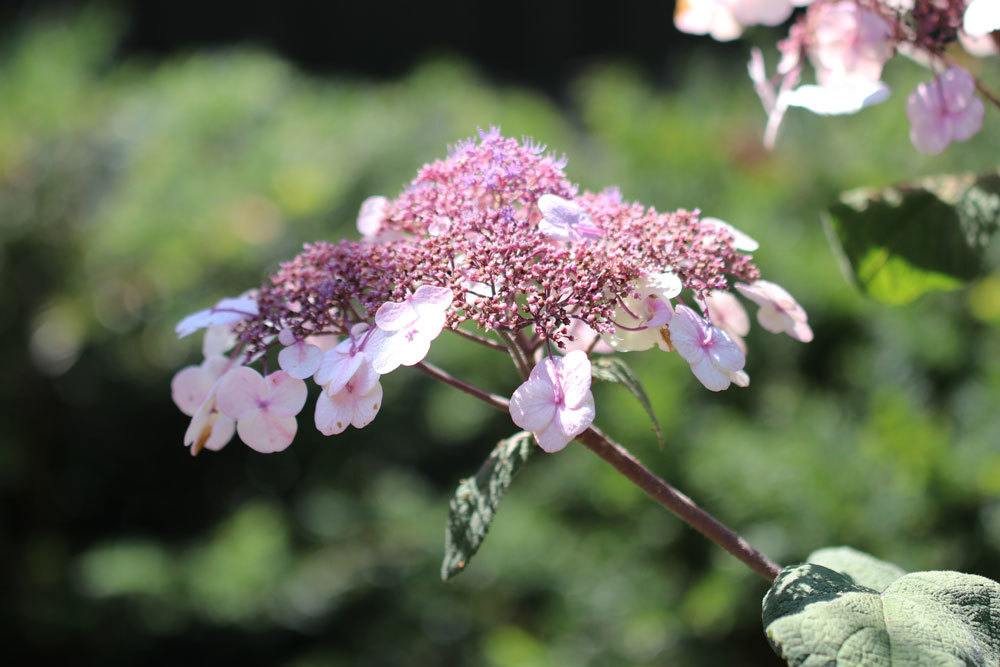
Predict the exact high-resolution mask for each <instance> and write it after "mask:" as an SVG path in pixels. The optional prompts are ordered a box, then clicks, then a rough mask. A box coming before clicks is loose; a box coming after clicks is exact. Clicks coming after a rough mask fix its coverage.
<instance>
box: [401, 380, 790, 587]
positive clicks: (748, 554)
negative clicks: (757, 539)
mask: <svg viewBox="0 0 1000 667" xmlns="http://www.w3.org/2000/svg"><path fill="white" fill-rule="evenodd" d="M416 367H417V368H419V369H420V370H421V371H423V372H424V373H426V374H427V375H429V376H431V377H432V378H434V379H435V380H439V381H441V382H444V383H445V384H447V385H450V386H452V387H454V388H456V389H458V390H459V391H463V392H465V393H466V394H469V395H470V396H474V397H475V398H478V399H479V400H481V401H483V402H484V403H486V404H487V405H490V406H491V407H493V408H496V409H497V410H500V411H502V412H507V410H508V403H509V402H508V400H507V399H505V398H503V397H502V396H498V395H497V394H493V393H490V392H488V391H486V390H484V389H480V388H479V387H476V386H474V385H472V384H469V383H468V382H465V381H464V380H460V379H458V378H456V377H454V376H453V375H451V374H449V373H447V372H446V371H444V370H442V369H440V368H438V367H437V366H434V365H432V364H429V363H427V362H421V363H420V364H417V366H416ZM576 439H577V440H578V441H579V442H581V443H582V444H583V445H584V446H585V447H587V449H589V450H590V451H592V452H594V453H595V454H597V456H599V457H601V458H602V459H604V461H606V462H607V463H609V464H611V465H612V466H613V467H614V468H615V470H617V471H618V472H620V473H621V474H622V475H624V476H625V477H626V478H627V479H628V480H629V481H630V482H632V483H633V484H635V485H636V486H638V487H639V488H640V489H642V490H643V491H645V492H646V495H648V496H649V497H650V498H652V499H653V500H655V501H656V502H658V503H659V504H660V505H662V506H663V507H665V508H667V509H668V510H670V511H671V512H673V514H674V515H675V516H677V518H679V519H680V520H681V521H683V522H684V523H686V524H687V525H689V526H691V527H692V528H694V529H695V530H697V531H698V532H699V533H701V534H702V535H704V536H705V537H707V538H708V539H709V540H711V541H712V542H715V543H716V544H717V545H719V546H720V547H722V548H723V549H725V550H726V551H728V552H729V553H730V554H732V555H733V556H735V557H736V558H737V559H739V560H740V561H741V562H742V563H743V564H744V565H746V566H747V567H749V568H750V569H751V570H753V572H755V573H756V574H758V575H760V576H761V577H763V578H764V579H765V580H767V581H768V582H771V581H774V579H775V577H777V576H778V573H779V572H780V571H781V566H780V565H778V564H777V563H775V562H774V561H773V560H771V559H770V558H768V557H767V556H766V555H765V554H764V553H763V552H761V551H760V550H759V549H757V548H755V547H754V546H753V545H751V544H750V543H749V542H748V541H747V540H746V539H745V538H743V537H742V536H740V535H739V534H738V533H737V532H736V531H734V530H733V529H732V528H730V527H728V526H727V525H726V524H724V523H722V521H720V520H719V519H717V518H716V517H714V516H713V515H712V514H710V513H709V512H707V511H706V510H704V509H703V508H702V507H700V506H699V505H698V504H697V503H695V502H694V501H693V500H691V498H690V497H688V496H687V495H686V494H684V493H682V492H681V491H679V490H678V489H677V488H675V487H674V486H673V485H672V484H670V483H669V482H667V481H666V480H664V479H663V478H662V477H659V476H658V475H657V474H656V473H654V472H653V471H652V470H650V469H649V468H647V467H646V466H645V465H644V464H643V463H642V462H641V461H639V459H637V458H636V457H635V456H634V455H632V453H631V452H629V451H628V450H627V449H626V448H625V447H624V446H622V445H620V444H619V443H617V442H615V441H614V440H612V439H611V438H609V437H608V436H607V435H606V434H605V433H604V432H603V431H601V430H600V429H598V428H595V427H593V426H591V427H589V428H588V429H587V430H586V431H584V432H583V433H581V434H580V435H579V436H577V438H576Z"/></svg>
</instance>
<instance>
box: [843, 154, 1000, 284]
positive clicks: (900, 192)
mask: <svg viewBox="0 0 1000 667" xmlns="http://www.w3.org/2000/svg"><path fill="white" fill-rule="evenodd" d="M827 223H828V225H829V229H830V231H831V232H832V233H831V235H830V236H831V240H832V241H833V243H834V244H835V245H839V246H840V249H841V251H842V256H843V258H844V259H845V260H846V265H847V271H848V273H849V274H850V275H851V276H852V277H853V278H854V280H855V281H856V282H857V283H858V285H859V286H860V287H861V289H862V290H864V291H865V292H866V293H868V294H869V295H870V296H871V297H873V298H874V299H877V300H878V301H882V302H885V303H891V304H902V303H909V302H910V301H913V300H914V299H917V298H918V297H920V296H922V295H923V294H925V293H927V292H930V291H934V290H952V289H957V288H959V287H962V286H963V285H965V284H966V283H968V282H969V281H970V280H973V279H975V278H978V277H981V276H982V275H984V274H985V272H986V270H987V267H988V261H987V252H986V251H987V247H988V245H989V243H990V241H991V239H992V238H993V236H994V235H995V233H996V230H997V228H998V226H1000V174H997V173H990V174H986V175H982V176H978V177H977V176H973V175H954V176H937V177H933V178H928V179H925V180H923V181H920V182H918V183H914V184H904V185H898V186H893V187H890V188H886V189H884V190H867V189H862V190H853V191H851V192H847V193H845V194H844V195H842V196H841V198H840V201H838V202H837V203H835V204H834V205H833V206H831V207H830V209H829V215H828V216H827Z"/></svg>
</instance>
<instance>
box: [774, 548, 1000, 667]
mask: <svg viewBox="0 0 1000 667" xmlns="http://www.w3.org/2000/svg"><path fill="white" fill-rule="evenodd" d="M808 560H809V562H807V563H803V564H801V565H795V566H791V567H786V568H785V569H784V570H782V571H781V573H780V574H779V575H778V578H777V579H775V581H774V585H773V586H772V587H771V590H770V591H768V593H767V595H766V596H764V610H763V620H764V631H765V633H766V634H767V639H768V641H769V642H771V646H772V647H773V648H774V650H775V651H776V652H777V653H778V655H779V656H781V657H782V658H783V659H784V660H785V661H786V662H788V664H789V665H833V664H836V665H841V666H846V667H850V666H852V665H859V666H860V665H874V666H876V667H877V666H881V665H885V666H886V667H888V666H890V665H892V666H896V665H996V664H997V663H998V661H1000V584H997V583H996V582H995V581H992V580H990V579H986V578H985V577H979V576H976V575H972V574H963V573H961V572H944V571H942V572H911V573H909V574H907V573H906V572H904V571H903V570H901V569H899V568H898V567H896V566H895V565H892V564H891V563H885V562H883V561H880V560H878V559H876V558H873V557H871V556H869V555H867V554H864V553H861V552H859V551H855V550H854V549H850V548H846V547H840V548H834V549H822V550H820V551H817V552H815V553H814V554H812V555H811V556H810V557H809V559H808Z"/></svg>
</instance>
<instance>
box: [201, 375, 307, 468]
mask: <svg viewBox="0 0 1000 667" xmlns="http://www.w3.org/2000/svg"><path fill="white" fill-rule="evenodd" d="M306 394H307V391H306V384H305V382H303V381H302V380H299V379H297V378H293V377H292V376H291V375H289V374H288V373H286V372H285V371H277V372H275V373H271V374H270V375H268V376H267V377H261V375H260V373H258V372H257V371H255V370H253V369H252V368H247V367H246V366H241V367H239V368H236V369H234V370H231V371H229V372H228V373H226V375H225V376H223V378H222V380H221V381H220V382H219V390H218V399H217V400H218V406H219V411H220V412H222V414H224V415H226V416H227V417H229V418H230V419H234V420H236V432H237V433H239V436H240V439H241V440H242V441H243V442H245V443H246V444H247V445H248V446H249V447H250V448H251V449H255V450H257V451H258V452H263V453H271V452H280V451H281V450H283V449H285V448H286V447H288V445H290V444H291V443H292V439H293V438H294V437H295V431H296V429H297V426H298V425H297V423H296V421H295V415H297V414H298V413H299V411H301V410H302V406H303V405H305V402H306Z"/></svg>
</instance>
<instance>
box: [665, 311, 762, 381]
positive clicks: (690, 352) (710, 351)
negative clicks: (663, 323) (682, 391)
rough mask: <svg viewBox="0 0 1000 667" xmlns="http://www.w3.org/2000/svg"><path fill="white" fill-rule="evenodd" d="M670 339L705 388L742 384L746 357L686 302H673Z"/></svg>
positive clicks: (744, 378)
mask: <svg viewBox="0 0 1000 667" xmlns="http://www.w3.org/2000/svg"><path fill="white" fill-rule="evenodd" d="M670 340H671V342H672V343H673V346H674V347H675V348H676V349H677V352H678V353H679V354H680V355H681V356H682V357H683V358H684V360H685V361H686V362H688V364H689V365H690V366H691V371H692V372H693V373H694V375H695V377H696V378H698V380H699V381H701V383H702V384H703V385H705V388H706V389H709V390H711V391H722V390H723V389H727V388H728V387H729V385H730V384H732V383H735V384H736V385H738V386H741V387H745V386H747V385H748V384H749V383H750V378H749V377H748V376H747V374H746V373H745V372H743V365H744V364H745V363H746V358H745V357H744V355H743V351H742V350H741V349H740V347H739V345H737V344H736V343H735V342H734V341H733V339H732V338H730V337H729V335H728V334H727V333H726V332H724V331H723V330H722V329H719V328H718V327H715V326H713V325H712V324H710V323H709V322H707V321H706V320H705V319H704V318H702V317H701V316H700V315H698V314H697V313H696V312H694V311H693V310H691V309H690V308H688V307H687V306H677V308H676V309H675V311H674V317H673V319H671V320H670Z"/></svg>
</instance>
